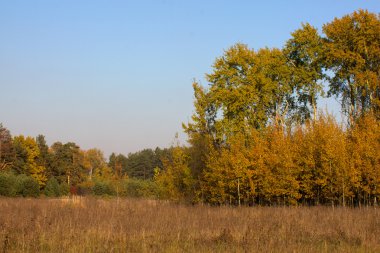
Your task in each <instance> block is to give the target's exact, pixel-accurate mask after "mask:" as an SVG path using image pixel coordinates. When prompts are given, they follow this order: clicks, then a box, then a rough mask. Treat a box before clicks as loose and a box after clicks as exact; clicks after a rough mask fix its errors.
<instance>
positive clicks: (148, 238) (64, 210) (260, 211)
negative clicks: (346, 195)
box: [0, 198, 380, 252]
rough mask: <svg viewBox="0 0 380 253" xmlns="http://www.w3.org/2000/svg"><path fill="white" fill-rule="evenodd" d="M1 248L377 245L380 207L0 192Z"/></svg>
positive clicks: (358, 248) (372, 248) (319, 248)
mask: <svg viewBox="0 0 380 253" xmlns="http://www.w3.org/2000/svg"><path fill="white" fill-rule="evenodd" d="M0 252H380V210H379V209H375V208H362V209H347V208H346V209H344V208H335V209H333V208H328V207H311V208H308V207H299V208H297V207H291V208H290V207H251V208H249V207H243V208H236V207H235V208H231V207H208V206H187V205H177V204H173V203H168V202H159V201H151V200H131V199H120V200H119V201H117V200H116V199H109V200H104V199H93V198H86V199H77V200H75V201H73V200H68V199H66V200H59V199H57V200H54V199H22V198H18V199H8V198H2V199H0Z"/></svg>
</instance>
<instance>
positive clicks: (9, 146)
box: [0, 123, 14, 171]
mask: <svg viewBox="0 0 380 253" xmlns="http://www.w3.org/2000/svg"><path fill="white" fill-rule="evenodd" d="M13 161H14V149H13V143H12V136H11V134H10V132H9V130H8V129H6V128H5V127H3V125H2V124H1V123H0V171H1V170H4V169H6V168H10V167H11V166H12V163H13Z"/></svg>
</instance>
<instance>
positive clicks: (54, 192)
mask: <svg viewBox="0 0 380 253" xmlns="http://www.w3.org/2000/svg"><path fill="white" fill-rule="evenodd" d="M44 193H45V195H46V196H47V197H59V196H61V187H60V185H59V183H58V181H57V179H55V177H51V178H50V179H49V180H48V181H47V182H46V186H45V190H44Z"/></svg>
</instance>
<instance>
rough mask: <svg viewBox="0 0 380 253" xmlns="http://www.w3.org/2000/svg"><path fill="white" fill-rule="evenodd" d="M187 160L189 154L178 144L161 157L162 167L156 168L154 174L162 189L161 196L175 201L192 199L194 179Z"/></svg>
mask: <svg viewBox="0 0 380 253" xmlns="http://www.w3.org/2000/svg"><path fill="white" fill-rule="evenodd" d="M188 162H189V156H188V154H186V152H185V148H183V147H180V146H175V147H172V148H171V150H170V155H169V157H164V158H162V165H163V169H162V170H161V171H159V170H158V169H157V170H156V175H155V181H156V182H157V183H158V185H159V186H160V189H161V191H162V192H161V197H163V198H168V199H171V200H175V201H179V200H181V199H188V200H193V198H194V180H193V177H192V174H191V170H190V168H189V166H188Z"/></svg>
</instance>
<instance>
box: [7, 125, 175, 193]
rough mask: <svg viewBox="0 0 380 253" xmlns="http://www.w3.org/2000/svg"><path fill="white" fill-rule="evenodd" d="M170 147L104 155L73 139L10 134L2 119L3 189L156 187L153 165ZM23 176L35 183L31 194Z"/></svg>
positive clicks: (88, 190)
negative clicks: (49, 139) (48, 139)
mask: <svg viewBox="0 0 380 253" xmlns="http://www.w3.org/2000/svg"><path fill="white" fill-rule="evenodd" d="M169 153H170V152H169V150H168V149H160V148H156V149H155V150H152V149H144V150H142V151H139V152H136V153H130V154H128V156H124V155H123V154H115V153H112V154H111V155H110V157H109V159H108V161H106V159H105V157H104V155H103V152H102V151H101V150H99V149H89V150H82V149H80V147H79V146H78V145H76V144H75V143H73V142H68V143H61V142H55V143H54V144H53V145H51V146H50V147H49V146H48V145H47V144H46V141H45V138H44V136H43V135H39V136H37V137H36V138H33V137H30V136H27V137H25V136H23V135H20V136H14V137H12V135H11V133H10V131H9V130H8V129H6V128H5V127H3V126H2V125H1V124H0V174H1V175H0V176H2V177H1V178H0V189H1V188H3V190H0V195H9V196H16V195H23V196H36V195H39V193H40V191H42V193H44V194H45V195H47V196H59V195H65V194H68V193H69V189H70V188H71V193H95V194H97V193H99V194H100V195H101V194H102V193H104V194H111V193H112V194H115V195H116V194H119V190H120V194H122V195H128V194H129V193H128V192H127V191H126V189H130V193H131V194H130V195H133V196H135V195H136V196H139V195H146V194H143V193H138V194H137V193H136V191H145V190H144V189H145V188H147V187H148V188H149V187H151V188H152V187H153V188H154V186H150V182H149V181H152V179H153V176H154V169H155V168H162V162H161V157H164V156H167V155H169ZM25 178H28V180H29V181H30V180H32V181H33V182H34V183H35V185H37V187H34V191H33V194H32V193H31V194H24V193H23V192H24V190H23V187H22V186H23V184H24V183H23V182H24V181H25V180H24V179H25ZM121 182H123V184H121ZM115 185H117V187H115ZM132 188H133V189H132ZM140 188H141V189H140ZM147 191H148V192H149V191H150V192H151V191H152V190H147ZM112 194H111V195H112ZM149 194H150V193H149ZM157 194H158V193H157ZM157 194H156V195H157ZM153 195H154V194H153Z"/></svg>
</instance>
